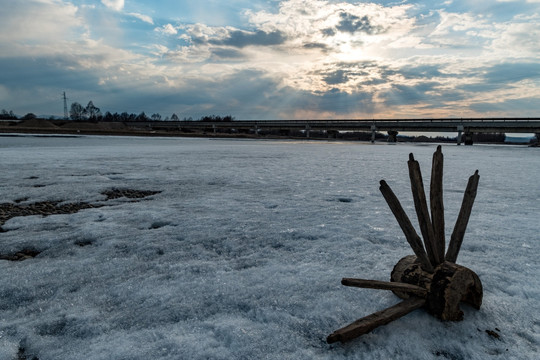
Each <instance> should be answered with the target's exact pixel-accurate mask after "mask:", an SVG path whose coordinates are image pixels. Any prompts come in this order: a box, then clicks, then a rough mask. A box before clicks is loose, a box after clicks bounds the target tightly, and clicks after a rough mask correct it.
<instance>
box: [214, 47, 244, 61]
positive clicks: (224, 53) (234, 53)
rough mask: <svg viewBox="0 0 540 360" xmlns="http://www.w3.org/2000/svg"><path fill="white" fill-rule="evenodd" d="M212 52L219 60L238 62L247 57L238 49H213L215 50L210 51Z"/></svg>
mask: <svg viewBox="0 0 540 360" xmlns="http://www.w3.org/2000/svg"><path fill="white" fill-rule="evenodd" d="M210 51H211V52H212V54H213V55H214V56H215V57H217V58H218V59H229V60H237V59H242V58H244V57H245V55H244V54H243V53H242V52H241V51H238V50H236V49H230V48H213V49H210Z"/></svg>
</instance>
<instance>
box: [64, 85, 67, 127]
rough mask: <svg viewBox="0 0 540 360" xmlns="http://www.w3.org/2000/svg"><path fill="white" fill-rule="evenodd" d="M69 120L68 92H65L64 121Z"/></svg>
mask: <svg viewBox="0 0 540 360" xmlns="http://www.w3.org/2000/svg"><path fill="white" fill-rule="evenodd" d="M67 119H68V110H67V97H66V92H65V91H64V120H67Z"/></svg>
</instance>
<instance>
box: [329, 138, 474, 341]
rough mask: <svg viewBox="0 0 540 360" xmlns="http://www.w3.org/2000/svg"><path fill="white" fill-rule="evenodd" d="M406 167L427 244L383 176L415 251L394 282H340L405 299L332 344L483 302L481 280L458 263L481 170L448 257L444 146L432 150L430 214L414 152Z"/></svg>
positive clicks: (452, 317)
mask: <svg viewBox="0 0 540 360" xmlns="http://www.w3.org/2000/svg"><path fill="white" fill-rule="evenodd" d="M408 165H409V177H410V180H411V190H412V194H413V199H414V204H415V210H416V214H417V216H418V221H419V223H420V228H421V233H422V237H423V239H424V244H422V240H421V239H420V237H419V236H418V234H417V232H416V230H415V229H414V227H413V225H412V224H411V221H410V220H409V218H408V216H407V214H406V213H405V211H404V210H403V207H402V206H401V204H400V202H399V200H398V198H397V197H396V195H395V194H394V192H393V191H392V189H390V186H389V185H388V184H387V183H386V182H385V181H384V180H381V182H380V184H381V186H380V190H381V193H382V195H383V196H384V198H385V200H386V202H387V203H388V206H389V207H390V210H391V211H392V213H393V214H394V216H395V218H396V220H397V221H398V224H399V226H400V227H401V229H402V231H403V233H404V234H405V237H406V239H407V242H408V243H409V245H410V246H411V248H412V250H413V252H414V253H415V255H409V256H406V257H404V258H403V259H401V260H400V261H399V262H398V263H397V264H396V265H395V267H394V269H393V270H392V273H391V279H390V280H391V281H390V282H387V281H378V280H366V279H352V278H344V279H342V281H341V283H342V284H343V285H345V286H354V287H360V288H371V289H380V290H391V291H393V292H394V293H395V294H396V295H397V296H398V297H400V298H401V299H404V300H403V301H402V302H401V303H399V304H397V305H394V306H392V307H390V308H387V309H385V310H382V311H379V312H376V313H374V314H371V315H369V316H366V317H364V318H361V319H359V320H357V321H355V322H353V323H351V324H350V325H347V326H346V327H344V328H341V329H339V330H336V331H334V332H333V333H332V334H331V335H330V336H328V338H327V341H328V343H333V342H337V341H341V342H345V341H349V340H352V339H354V338H356V337H358V336H361V335H363V334H366V333H368V332H370V331H372V330H373V329H375V328H377V327H379V326H382V325H385V324H388V323H390V322H391V321H393V320H396V319H398V318H400V317H402V316H405V315H407V314H408V313H410V312H411V311H413V310H416V309H418V308H421V307H423V308H425V309H426V310H427V311H428V312H429V313H430V314H432V315H434V316H435V317H437V318H439V319H441V320H443V321H459V320H462V319H463V312H462V311H461V309H460V308H459V304H460V303H461V302H466V303H468V304H470V305H472V306H473V307H475V308H476V309H480V306H481V305H482V296H483V289H482V283H481V281H480V279H479V278H478V276H477V275H476V274H475V273H474V272H473V271H472V270H470V269H468V268H466V267H464V266H461V265H457V264H456V263H455V262H456V259H457V256H458V254H459V250H460V248H461V244H462V242H463V237H464V235H465V231H466V228H467V224H468V222H469V217H470V215H471V210H472V206H473V204H474V199H475V197H476V192H477V188H478V181H479V178H480V176H479V175H478V170H477V171H476V172H475V174H474V175H473V176H471V177H470V179H469V182H468V185H467V188H466V190H465V194H464V197H463V203H462V205H461V210H460V212H459V215H458V219H457V221H456V225H455V227H454V231H453V233H452V236H451V238H450V243H449V246H448V251H447V253H446V256H445V255H444V249H445V236H444V206H443V197H442V192H443V187H442V178H443V176H442V175H443V155H442V151H441V147H440V146H439V147H437V151H436V152H435V154H433V164H432V172H431V184H430V210H431V216H430V213H429V210H428V206H427V199H426V195H425V192H424V186H423V181H422V174H421V172H420V166H419V164H418V162H417V161H416V160H414V156H413V155H412V154H410V157H409V162H408ZM424 245H425V248H424Z"/></svg>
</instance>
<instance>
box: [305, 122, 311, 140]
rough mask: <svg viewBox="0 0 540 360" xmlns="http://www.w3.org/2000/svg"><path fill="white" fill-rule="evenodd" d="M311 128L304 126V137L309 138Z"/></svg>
mask: <svg viewBox="0 0 540 360" xmlns="http://www.w3.org/2000/svg"><path fill="white" fill-rule="evenodd" d="M310 129H311V127H309V125H306V137H307V138H309V131H310Z"/></svg>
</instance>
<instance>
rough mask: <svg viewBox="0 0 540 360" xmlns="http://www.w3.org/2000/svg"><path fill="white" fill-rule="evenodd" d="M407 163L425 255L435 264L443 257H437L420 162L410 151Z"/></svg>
mask: <svg viewBox="0 0 540 360" xmlns="http://www.w3.org/2000/svg"><path fill="white" fill-rule="evenodd" d="M407 164H408V165H409V177H410V179H411V190H412V195H413V199H414V207H415V209H416V215H417V216H418V223H419V224H420V230H421V232H422V237H423V238H424V245H425V246H426V252H427V256H428V259H429V261H430V262H431V264H432V265H433V266H437V265H438V264H440V263H441V262H442V261H443V260H444V259H440V258H439V255H438V254H439V252H438V250H437V248H436V246H437V244H436V243H435V236H434V235H433V226H432V225H431V218H430V215H429V210H428V206H427V200H426V193H425V191H424V183H423V181H422V173H421V171H420V164H418V161H416V160H414V156H413V154H412V153H411V154H410V155H409V161H408V162H407Z"/></svg>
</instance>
